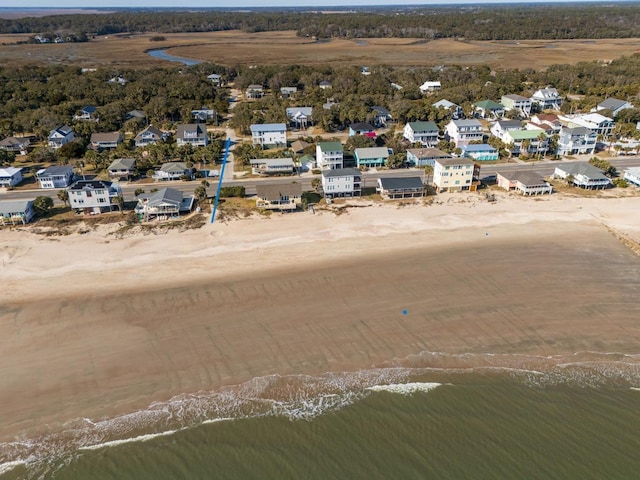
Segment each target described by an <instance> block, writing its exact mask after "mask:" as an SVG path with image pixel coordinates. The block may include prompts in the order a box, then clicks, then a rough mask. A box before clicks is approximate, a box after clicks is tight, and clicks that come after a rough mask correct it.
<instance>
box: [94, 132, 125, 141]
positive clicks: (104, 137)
mask: <svg viewBox="0 0 640 480" xmlns="http://www.w3.org/2000/svg"><path fill="white" fill-rule="evenodd" d="M119 140H122V134H121V133H120V132H106V133H92V134H91V143H102V142H117V141H119Z"/></svg>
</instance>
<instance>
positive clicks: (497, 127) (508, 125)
mask: <svg viewBox="0 0 640 480" xmlns="http://www.w3.org/2000/svg"><path fill="white" fill-rule="evenodd" d="M521 129H522V122H521V121H520V120H508V119H506V118H503V119H500V120H498V121H497V122H495V123H494V124H493V125H491V128H490V129H489V132H490V133H491V135H493V136H494V137H498V138H499V139H500V140H502V141H503V142H504V141H505V140H504V138H505V137H504V135H505V133H507V132H508V131H509V130H521Z"/></svg>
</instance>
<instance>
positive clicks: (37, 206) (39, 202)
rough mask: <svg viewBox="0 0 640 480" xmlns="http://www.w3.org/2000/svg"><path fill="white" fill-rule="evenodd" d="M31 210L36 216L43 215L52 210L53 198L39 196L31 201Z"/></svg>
mask: <svg viewBox="0 0 640 480" xmlns="http://www.w3.org/2000/svg"><path fill="white" fill-rule="evenodd" d="M33 208H34V210H35V211H36V213H37V214H38V215H45V214H47V213H48V212H50V211H51V209H52V208H53V198H51V197H46V196H44V195H41V196H39V197H36V198H35V200H34V201H33Z"/></svg>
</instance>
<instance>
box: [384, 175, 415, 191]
mask: <svg viewBox="0 0 640 480" xmlns="http://www.w3.org/2000/svg"><path fill="white" fill-rule="evenodd" d="M379 181H380V185H381V187H382V189H383V190H403V189H407V190H410V189H416V188H424V184H423V183H422V179H421V178H420V177H383V178H380V179H379Z"/></svg>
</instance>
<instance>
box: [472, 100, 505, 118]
mask: <svg viewBox="0 0 640 480" xmlns="http://www.w3.org/2000/svg"><path fill="white" fill-rule="evenodd" d="M474 109H475V111H476V115H477V116H479V117H481V118H487V117H489V118H502V117H503V116H504V106H503V105H502V104H500V103H498V102H494V101H493V100H482V101H480V102H477V103H476V104H474Z"/></svg>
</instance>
